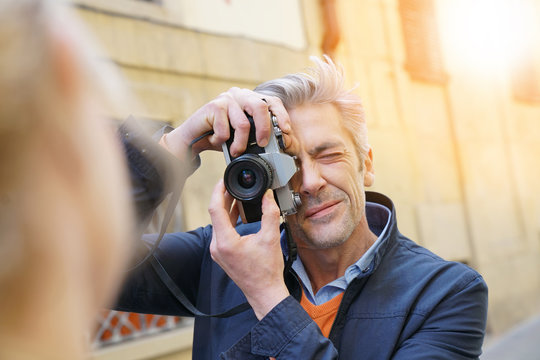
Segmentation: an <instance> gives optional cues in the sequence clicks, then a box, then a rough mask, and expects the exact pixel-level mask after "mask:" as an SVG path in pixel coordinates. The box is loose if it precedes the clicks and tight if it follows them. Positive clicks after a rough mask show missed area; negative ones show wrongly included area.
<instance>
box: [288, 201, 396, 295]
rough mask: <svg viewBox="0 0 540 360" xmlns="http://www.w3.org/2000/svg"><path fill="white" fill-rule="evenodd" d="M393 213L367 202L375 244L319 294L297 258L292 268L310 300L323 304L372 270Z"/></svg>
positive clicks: (369, 221)
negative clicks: (315, 292) (371, 267)
mask: <svg viewBox="0 0 540 360" xmlns="http://www.w3.org/2000/svg"><path fill="white" fill-rule="evenodd" d="M391 215H392V213H391V211H390V209H388V208H387V207H385V206H383V205H380V204H377V203H373V202H366V217H367V220H368V224H369V228H370V230H371V231H372V232H373V233H374V234H375V235H377V240H376V241H375V242H374V243H373V245H371V247H370V248H369V249H368V251H366V252H365V253H364V255H362V257H361V258H360V259H358V261H356V262H355V263H354V264H352V265H351V266H349V267H348V268H347V270H345V275H344V276H342V277H340V278H338V279H336V280H334V281H332V282H330V283H329V284H326V285H325V286H323V287H322V288H321V289H319V291H318V292H317V294H313V289H312V287H311V282H310V280H309V277H308V276H307V273H306V270H305V268H304V265H303V264H302V260H301V259H300V257H298V258H297V259H296V261H295V262H294V263H293V265H292V268H293V270H294V271H295V272H296V274H297V275H298V278H299V279H300V281H301V283H302V287H303V288H304V293H305V295H306V297H307V298H308V300H310V301H311V302H312V303H313V304H316V305H319V304H323V303H325V302H327V301H328V300H330V299H332V298H334V297H335V296H336V295H339V294H340V293H341V292H343V291H345V289H346V288H347V286H348V285H349V284H350V283H351V281H353V279H355V278H356V277H357V276H358V275H360V274H361V273H362V272H367V271H369V270H370V266H372V263H373V257H374V256H375V254H376V253H377V251H378V249H379V247H380V246H381V244H382V243H383V241H384V238H385V235H386V233H387V231H388V227H389V224H390V219H391ZM284 236H285V234H284V231H282V233H281V238H282V241H283V240H284Z"/></svg>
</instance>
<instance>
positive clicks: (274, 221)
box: [260, 190, 280, 238]
mask: <svg viewBox="0 0 540 360" xmlns="http://www.w3.org/2000/svg"><path fill="white" fill-rule="evenodd" d="M279 219H280V211H279V207H278V205H277V203H276V200H275V199H274V193H273V191H272V190H267V191H266V193H265V194H264V196H263V199H262V218H261V230H260V233H261V234H263V236H269V237H270V238H275V236H276V235H277V237H278V238H279Z"/></svg>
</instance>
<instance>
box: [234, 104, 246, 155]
mask: <svg viewBox="0 0 540 360" xmlns="http://www.w3.org/2000/svg"><path fill="white" fill-rule="evenodd" d="M229 119H230V122H231V126H232V127H233V128H234V138H233V142H232V144H231V147H230V149H229V150H230V153H231V155H232V156H233V157H237V156H239V155H240V154H242V153H243V152H244V151H245V150H246V145H247V142H248V137H249V129H250V128H251V125H250V124H249V120H248V118H247V116H246V114H245V113H244V110H242V108H241V107H240V105H238V104H237V103H232V104H230V105H229Z"/></svg>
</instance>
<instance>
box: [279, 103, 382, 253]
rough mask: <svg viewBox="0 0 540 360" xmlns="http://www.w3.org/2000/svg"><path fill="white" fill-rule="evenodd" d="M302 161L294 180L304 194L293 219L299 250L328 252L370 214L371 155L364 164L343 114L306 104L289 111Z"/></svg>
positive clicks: (294, 147)
mask: <svg viewBox="0 0 540 360" xmlns="http://www.w3.org/2000/svg"><path fill="white" fill-rule="evenodd" d="M289 116H290V118H291V122H292V130H293V135H294V138H295V141H294V142H293V145H292V146H291V148H290V152H291V154H293V155H296V156H297V157H298V165H299V167H300V171H298V172H297V173H296V174H295V176H294V177H293V179H292V180H291V183H292V186H293V188H294V190H295V191H296V192H298V193H300V196H301V199H302V205H301V206H300V207H299V209H298V213H296V214H295V215H292V216H289V217H288V219H287V220H288V222H289V224H290V227H291V231H292V235H293V237H294V239H295V240H296V242H297V243H298V246H299V247H307V248H312V249H326V248H332V247H336V246H339V245H341V244H343V243H345V242H346V241H347V239H349V237H350V236H351V234H353V231H355V229H357V227H358V224H359V223H360V220H361V219H362V217H363V216H364V212H365V195H364V185H367V186H369V185H371V181H372V178H373V177H372V174H373V173H372V162H371V152H370V155H369V156H368V158H367V159H364V160H362V159H360V158H359V156H358V154H357V153H356V151H355V146H354V144H353V141H352V139H351V137H350V136H349V135H348V134H347V132H346V131H345V129H344V127H343V125H342V121H343V120H342V117H341V114H340V113H339V112H338V111H337V109H336V108H335V106H333V105H331V104H317V105H313V104H305V105H302V106H299V107H296V108H294V109H291V110H289Z"/></svg>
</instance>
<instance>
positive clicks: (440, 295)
mask: <svg viewBox="0 0 540 360" xmlns="http://www.w3.org/2000/svg"><path fill="white" fill-rule="evenodd" d="M128 157H129V158H130V159H131V160H130V166H131V168H132V175H133V174H134V173H133V168H134V167H137V166H136V161H135V160H133V159H134V157H133V156H128ZM134 161H135V163H134ZM137 176H141V172H138V175H136V177H137ZM136 180H137V179H135V181H134V187H137V186H141V184H143V183H144V184H149V183H152V184H154V185H152V186H155V184H156V183H159V182H148V181H146V180H145V181H144V182H142V181H136ZM139 180H140V179H139ZM150 190H151V189H150ZM136 193H139V194H140V193H141V189H138V190H137V189H136ZM150 193H151V191H150ZM366 200H367V201H370V202H375V203H379V204H382V205H384V206H386V207H387V208H389V209H391V212H392V215H391V219H390V224H389V228H388V230H387V232H386V233H385V237H384V239H383V242H382V244H381V246H380V247H379V249H378V251H377V253H376V254H375V256H374V258H373V260H372V263H371V265H370V266H369V268H368V269H367V271H365V272H363V273H362V274H361V275H359V276H358V277H357V278H356V279H355V280H353V282H352V283H351V284H350V285H349V286H348V288H347V290H346V291H345V294H344V296H343V300H342V303H341V305H340V307H339V310H338V314H337V316H336V319H335V322H334V325H333V327H332V330H331V332H330V336H329V338H325V337H324V336H323V335H322V334H321V332H320V330H319V328H318V327H317V325H316V324H315V322H313V321H312V320H311V318H310V317H309V316H308V314H307V313H306V312H305V311H304V310H303V308H302V307H301V306H300V304H299V302H298V299H299V297H300V294H301V286H300V284H299V283H298V281H297V280H296V277H295V276H294V273H293V271H292V270H291V272H290V273H289V274H288V276H287V278H286V282H287V285H288V288H289V290H290V293H291V296H289V297H288V298H286V299H285V300H283V301H282V302H281V303H280V304H278V305H277V306H276V307H275V308H274V309H273V310H272V311H271V312H270V313H269V314H267V316H266V317H264V318H263V319H262V320H261V321H258V320H257V318H256V317H255V314H254V313H253V311H252V310H251V309H249V310H248V311H245V312H242V313H240V314H237V315H234V316H232V317H230V318H203V317H198V318H196V319H195V333H194V339H193V358H194V359H218V358H221V359H267V358H268V357H275V358H276V359H338V358H339V359H407V360H409V359H429V360H433V359H452V360H459V359H477V358H478V357H479V355H480V353H481V347H482V342H483V338H484V332H485V326H486V317H487V287H486V284H485V282H484V280H483V279H482V277H481V276H480V275H479V274H478V273H477V272H476V271H474V270H472V269H471V268H469V267H467V266H465V265H463V264H461V263H456V262H449V261H445V260H443V259H441V258H440V257H438V256H437V255H434V254H433V253H431V252H430V251H428V250H427V249H425V248H423V247H421V246H419V245H417V244H416V243H414V242H413V241H411V240H409V239H407V238H406V237H404V236H403V235H401V234H400V233H399V231H398V228H397V223H396V214H395V209H394V206H393V204H392V202H391V201H390V199H388V198H387V197H385V196H384V195H381V194H378V193H372V192H367V193H366ZM367 216H368V222H369V219H370V216H369V213H368V214H367ZM370 226H379V224H371V223H370ZM258 229H259V224H258V223H254V224H246V225H240V226H238V228H237V230H238V232H239V233H240V234H249V233H253V232H256V231H258ZM374 230H376V229H374ZM378 232H380V230H379V231H378ZM211 238H212V227H211V225H209V226H207V227H204V228H199V229H196V230H194V231H190V232H186V233H172V234H167V235H166V236H165V237H164V238H163V241H162V242H161V243H160V246H159V247H158V249H157V250H156V253H155V254H156V257H157V258H158V260H159V261H160V263H161V264H162V265H163V266H164V268H165V269H166V270H167V272H168V273H169V275H170V276H171V277H172V279H173V280H174V281H175V283H176V284H177V285H178V286H179V287H180V288H181V289H182V290H183V292H184V293H185V295H186V296H187V297H188V298H189V299H190V300H191V302H192V303H193V304H195V305H196V306H197V307H198V309H199V310H201V311H203V312H206V313H212V314H215V313H220V312H224V311H226V310H228V309H230V308H232V307H234V306H235V305H238V304H241V303H243V302H245V301H246V298H245V296H244V295H243V294H242V292H241V291H240V289H239V288H238V287H237V286H236V285H235V283H234V282H233V281H231V279H230V278H229V277H228V276H227V275H226V274H225V272H224V271H223V270H222V269H221V268H220V267H219V265H217V264H216V263H215V262H214V261H213V260H212V258H211V256H210V251H209V244H210V241H211ZM117 309H118V310H124V311H132V312H141V313H153V314H167V315H179V316H190V315H191V314H190V313H189V312H188V311H187V310H186V309H185V308H184V307H183V306H182V305H180V303H179V302H178V301H177V300H176V299H175V298H174V297H173V296H172V295H171V293H170V292H169V290H168V289H167V288H166V287H165V286H164V285H163V283H162V282H161V280H160V279H159V277H158V276H157V275H156V273H155V272H154V270H153V268H152V267H151V266H150V264H148V263H144V264H142V265H141V266H139V267H138V268H137V269H135V270H134V271H132V272H131V274H130V276H129V278H128V279H127V281H126V284H125V286H124V288H123V291H122V293H121V295H120V297H119V300H118V305H117Z"/></svg>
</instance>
